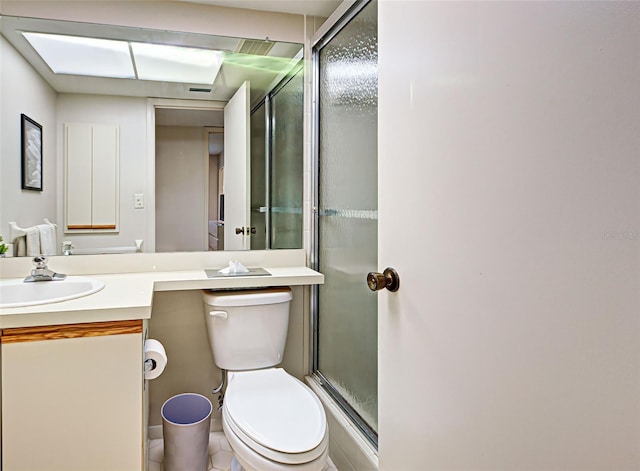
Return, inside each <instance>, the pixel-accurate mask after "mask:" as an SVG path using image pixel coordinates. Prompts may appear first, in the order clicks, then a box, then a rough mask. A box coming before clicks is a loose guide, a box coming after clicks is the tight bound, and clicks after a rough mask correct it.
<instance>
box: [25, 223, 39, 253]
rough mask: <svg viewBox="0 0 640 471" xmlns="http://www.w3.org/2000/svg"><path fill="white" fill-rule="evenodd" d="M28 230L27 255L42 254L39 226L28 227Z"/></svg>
mask: <svg viewBox="0 0 640 471" xmlns="http://www.w3.org/2000/svg"><path fill="white" fill-rule="evenodd" d="M25 231H26V232H27V234H26V237H27V257H35V256H36V255H40V231H39V230H38V228H37V227H28V228H26V229H25Z"/></svg>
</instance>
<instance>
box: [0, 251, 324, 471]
mask: <svg viewBox="0 0 640 471" xmlns="http://www.w3.org/2000/svg"><path fill="white" fill-rule="evenodd" d="M229 259H235V260H240V261H242V263H243V264H245V265H246V266H251V267H255V266H260V267H264V268H265V269H266V270H267V271H268V272H269V273H270V275H268V276H255V277H252V276H234V277H224V278H208V277H207V275H206V274H205V269H213V268H222V267H224V266H225V265H226V264H227V263H228V261H229ZM29 264H30V261H29V260H24V259H5V260H2V261H0V274H1V276H2V278H3V279H7V278H18V277H21V276H24V275H25V274H27V273H28V272H29ZM49 266H50V267H51V268H53V269H55V270H56V271H58V272H64V273H68V274H73V275H84V276H88V277H91V278H95V279H99V280H101V281H103V282H104V285H105V286H104V289H102V290H101V291H98V292H97V293H94V294H91V295H89V296H86V297H82V298H78V299H73V300H69V301H63V302H58V303H51V304H41V305H36V306H29V307H16V308H6V309H0V334H1V337H0V358H1V375H2V396H1V401H2V419H1V420H2V469H3V470H4V471H13V470H33V469H38V470H40V471H47V470H52V471H53V470H60V469H65V470H87V469H105V470H106V469H109V470H115V469H123V470H128V471H129V470H131V471H133V470H144V469H145V463H146V456H145V455H146V445H145V444H146V430H147V418H146V417H147V413H148V411H147V409H148V404H147V402H146V399H145V394H146V391H147V389H148V388H147V384H148V383H147V382H145V381H144V376H143V343H144V340H145V338H146V336H147V329H148V323H149V320H150V319H151V316H152V305H153V299H154V293H155V292H158V291H182V290H200V289H233V288H249V287H266V286H301V285H311V284H319V283H322V282H323V281H324V277H323V275H322V274H320V273H318V272H315V271H313V270H311V269H309V268H307V267H305V254H304V251H303V250H287V251H277V252H269V251H265V252H238V253H229V252H226V253H215V252H208V253H187V254H131V255H113V256H109V257H104V256H101V257H96V256H82V257H56V258H52V259H50V262H49ZM119 270H121V271H120V272H119ZM44 283H55V282H44ZM169 361H171V360H169Z"/></svg>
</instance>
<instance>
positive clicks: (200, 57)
mask: <svg viewBox="0 0 640 471" xmlns="http://www.w3.org/2000/svg"><path fill="white" fill-rule="evenodd" d="M131 50H132V52H133V57H134V58H135V62H136V69H137V71H138V78H139V79H140V80H160V81H163V82H185V83H199V84H212V83H213V81H214V80H215V78H216V75H218V70H220V66H221V65H222V52H220V51H212V50H209V49H195V48H189V47H182V46H167V45H164V44H148V43H131Z"/></svg>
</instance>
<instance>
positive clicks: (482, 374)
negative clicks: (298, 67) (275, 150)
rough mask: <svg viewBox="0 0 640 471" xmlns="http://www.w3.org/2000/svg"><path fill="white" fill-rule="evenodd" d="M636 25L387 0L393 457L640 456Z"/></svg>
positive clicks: (570, 465) (383, 429) (383, 433)
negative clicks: (395, 284) (395, 280)
mask: <svg viewBox="0 0 640 471" xmlns="http://www.w3.org/2000/svg"><path fill="white" fill-rule="evenodd" d="M639 32H640V3H639V2H608V1H600V2H598V1H596V2H535V1H531V2H482V1H478V2H446V1H443V2H426V1H425V2H415V1H399V0H396V1H393V0H389V1H381V2H380V4H379V49H378V50H379V67H378V70H379V80H380V81H379V93H380V96H379V115H378V116H379V160H380V164H379V169H380V172H379V177H380V183H381V188H382V187H384V188H385V189H387V190H390V191H385V192H381V193H380V219H379V223H380V228H381V230H380V245H379V247H380V248H379V255H380V257H379V267H380V268H384V267H385V266H393V267H394V268H396V269H397V270H398V273H399V274H400V278H401V280H402V283H401V287H400V290H399V291H398V292H397V293H394V294H390V293H387V292H381V293H380V294H379V296H380V298H379V299H380V311H379V335H380V337H379V339H380V341H379V349H380V351H379V360H380V363H379V372H380V376H379V379H380V383H379V384H380V388H379V392H380V396H379V398H380V402H379V405H380V408H379V410H380V469H381V470H393V471H395V470H403V471H409V470H420V471H428V470H438V471H444V470H476V471H479V470H490V471H495V470H536V471H538V470H547V471H552V470H580V471H586V470H607V471H613V470H617V471H618V470H638V469H640V374H639V372H640V289H639V288H640V80H639V77H640V35H639ZM383 185H384V186H383ZM407 224H409V227H410V230H405V228H406V227H407V226H406V225H407Z"/></svg>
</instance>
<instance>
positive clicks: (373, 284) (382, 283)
mask: <svg viewBox="0 0 640 471" xmlns="http://www.w3.org/2000/svg"><path fill="white" fill-rule="evenodd" d="M367 285H368V286H369V289H370V290H371V291H379V290H381V289H384V288H387V289H388V290H389V291H392V292H395V291H398V289H400V276H399V275H398V272H397V271H395V270H394V269H393V268H391V267H389V268H386V269H385V270H384V272H383V273H378V272H370V273H369V274H368V275H367Z"/></svg>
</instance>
